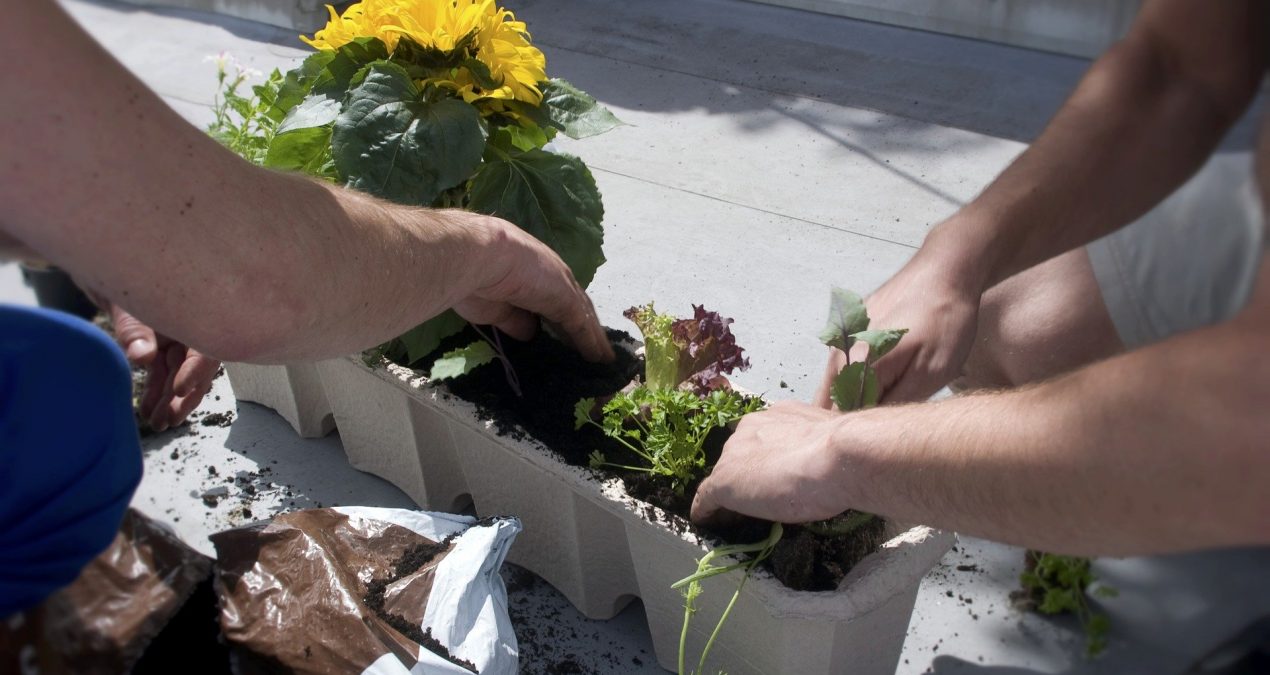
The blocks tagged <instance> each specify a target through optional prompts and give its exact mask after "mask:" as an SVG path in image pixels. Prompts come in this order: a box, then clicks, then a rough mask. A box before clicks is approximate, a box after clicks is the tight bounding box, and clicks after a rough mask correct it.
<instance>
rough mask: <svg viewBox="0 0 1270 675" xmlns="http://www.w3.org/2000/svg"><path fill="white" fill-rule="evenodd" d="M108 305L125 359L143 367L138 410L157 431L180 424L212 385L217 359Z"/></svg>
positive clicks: (218, 365) (216, 369)
mask: <svg viewBox="0 0 1270 675" xmlns="http://www.w3.org/2000/svg"><path fill="white" fill-rule="evenodd" d="M108 307H109V313H110V322H111V324H112V325H113V326H114V329H115V337H116V339H117V340H118V341H119V346H120V347H122V348H123V350H124V353H125V354H127V356H128V362H129V363H131V364H132V365H133V366H134V367H139V368H145V369H146V373H147V374H146V387H145V393H144V394H143V395H142V397H141V401H140V403H139V405H138V406H137V411H138V413H139V414H140V415H141V417H142V419H145V420H147V421H148V422H149V424H150V428H151V429H153V430H154V431H156V432H159V431H166V430H167V429H169V428H171V427H174V426H177V425H179V424H181V423H182V422H184V421H185V418H187V417H189V415H190V413H192V412H194V409H195V408H197V407H198V404H199V403H200V402H202V400H203V397H204V396H206V395H207V392H208V390H210V389H211V388H212V381H213V380H214V379H216V373H217V372H218V371H219V370H220V361H217V360H216V359H213V358H211V357H208V356H205V355H203V354H200V353H199V352H198V351H195V350H193V349H190V348H189V347H187V346H186V345H184V344H182V343H180V342H177V341H176V340H173V339H171V338H169V337H167V336H165V335H163V334H161V333H155V332H154V329H152V328H150V327H149V326H147V325H145V324H144V323H142V322H141V321H139V320H138V319H137V318H136V317H134V316H133V315H131V314H129V313H128V312H127V311H125V310H124V309H122V308H120V307H119V306H118V305H115V304H109V305H108Z"/></svg>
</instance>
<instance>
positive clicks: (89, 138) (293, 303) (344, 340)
mask: <svg viewBox="0 0 1270 675" xmlns="http://www.w3.org/2000/svg"><path fill="white" fill-rule="evenodd" d="M6 18H7V21H8V24H7V25H8V27H9V28H10V29H11V30H10V38H11V39H8V40H5V41H4V42H3V43H0V59H3V60H4V61H5V62H8V63H21V64H22V67H21V68H9V69H5V70H3V71H0V89H2V90H3V91H4V92H5V95H4V96H3V97H2V98H0V119H2V120H3V125H0V223H4V224H5V225H6V226H7V233H8V234H9V235H10V237H12V238H14V239H17V240H19V241H20V242H22V244H24V245H25V246H26V247H28V248H30V249H32V250H34V251H35V252H37V253H38V254H40V255H41V256H42V257H44V258H46V259H47V260H49V261H51V262H53V263H55V264H57V265H59V266H61V267H63V268H65V269H67V270H69V271H71V272H72V273H73V274H74V275H75V276H76V278H77V279H78V280H80V281H81V282H82V283H83V284H85V285H86V286H87V287H89V288H90V289H92V290H93V291H95V292H97V293H100V294H101V295H103V296H105V297H107V298H109V299H110V300H111V301H113V302H115V303H116V304H119V305H121V306H123V307H125V308H127V309H128V310H129V311H131V312H132V313H133V314H135V315H136V316H137V317H138V318H139V319H141V320H143V321H145V322H146V323H148V324H150V325H151V326H153V327H154V328H155V329H156V330H159V331H161V332H163V333H165V334H167V335H169V336H171V337H173V338H175V339H177V340H179V341H181V342H184V343H187V344H189V345H191V346H195V347H198V348H200V349H201V350H202V351H204V352H206V353H209V354H211V355H214V356H216V357H219V358H224V359H231V360H242V361H257V362H281V361H288V360H298V359H312V358H320V357H327V356H334V355H338V354H341V353H349V352H352V351H355V350H357V349H362V348H366V347H369V346H372V345H374V344H376V343H378V342H381V341H383V340H386V339H389V338H391V337H394V336H395V335H398V334H400V333H402V332H404V331H405V330H407V329H409V328H411V327H412V326H414V325H416V324H418V323H420V322H421V321H423V320H425V319H427V318H429V317H431V316H434V315H436V314H438V313H440V312H441V311H443V310H445V309H447V308H449V307H454V308H456V309H457V310H459V312H460V313H461V314H463V315H464V316H465V317H467V318H469V319H471V320H474V321H478V322H482V323H494V324H499V325H502V326H503V327H504V328H506V329H507V330H509V332H512V333H520V334H522V335H523V334H525V333H526V332H528V331H530V330H531V320H530V318H529V315H528V313H527V312H535V313H540V314H542V315H543V316H544V317H545V318H547V319H549V320H552V321H555V322H557V323H559V324H561V326H562V328H563V330H564V332H565V333H566V334H567V335H568V336H569V337H570V338H571V339H572V340H573V341H574V342H575V343H576V344H577V346H578V347H579V349H580V350H581V351H582V352H583V354H584V355H585V356H588V357H590V358H595V359H599V358H604V357H606V356H608V355H609V349H608V347H607V343H606V342H605V341H604V339H603V332H602V330H601V329H600V327H599V324H598V322H597V321H596V320H595V318H594V311H593V310H592V309H591V306H590V302H589V300H587V298H586V296H585V294H583V293H582V291H581V290H580V289H579V288H578V287H577V284H576V283H575V282H574V281H573V279H572V276H571V275H570V274H569V272H568V269H567V268H566V267H565V266H564V265H563V263H561V262H560V260H559V259H558V258H557V257H556V256H555V255H554V254H552V253H551V252H550V251H549V250H548V249H546V247H545V246H543V245H541V244H540V243H538V242H537V241H535V240H533V239H532V238H531V237H529V236H528V235H526V234H524V233H522V232H520V231H519V230H517V229H516V228H514V227H512V226H510V225H509V224H507V223H505V222H503V221H501V220H497V219H494V218H488V217H482V216H477V215H474V214H470V213H464V212H458V211H429V210H426V209H406V208H401V207H396V206H391V205H388V204H385V203H382V202H378V201H376V200H373V199H371V198H369V197H366V196H364V195H360V194H357V193H353V192H351V191H346V190H343V189H339V188H335V187H331V186H328V185H325V184H321V183H318V182H314V181H310V180H307V179H304V178H301V177H297V176H289V175H284V174H279V173H275V172H271V171H267V170H264V169H260V168H257V167H253V166H251V165H249V164H247V163H246V162H244V161H242V160H241V159H239V158H238V157H236V156H234V155H233V154H232V153H230V152H228V151H227V150H225V149H223V148H221V147H220V146H219V145H218V144H217V143H215V142H214V141H213V140H211V139H210V138H208V137H207V136H206V135H205V134H203V133H201V132H200V131H198V130H197V129H195V128H193V127H191V126H190V125H189V124H187V123H186V122H184V121H183V120H182V119H181V118H180V117H178V116H177V115H176V114H175V113H174V112H172V111H171V110H170V109H169V108H168V107H167V106H166V105H165V104H164V103H163V102H162V101H161V100H160V99H158V97H156V96H155V95H154V94H153V93H151V92H150V91H149V90H148V89H146V87H145V86H144V85H143V84H142V83H140V82H139V81H138V80H137V79H136V78H134V77H133V76H132V75H131V74H130V73H128V72H127V71H126V70H125V69H124V68H123V67H122V66H120V65H119V64H118V63H117V62H115V61H114V60H113V59H112V58H111V57H110V55H109V54H107V53H106V52H105V51H104V50H102V49H101V47H99V46H98V45H97V44H96V43H94V42H93V41H92V39H91V38H89V37H88V36H87V35H86V34H85V33H84V32H83V31H82V30H81V29H80V28H79V27H78V26H77V25H76V24H75V23H74V22H73V21H72V20H71V19H70V18H69V17H68V16H66V14H65V13H64V12H63V11H62V10H61V9H60V8H58V7H57V6H56V5H55V4H54V3H53V2H50V1H43V0H41V1H36V2H24V3H18V4H16V5H15V6H13V7H12V8H10V11H8V12H7V14H6ZM48 45H56V48H55V49H50V48H47V46H48ZM33 54H38V57H32V55H33Z"/></svg>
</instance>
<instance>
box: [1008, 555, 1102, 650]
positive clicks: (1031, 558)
mask: <svg viewBox="0 0 1270 675" xmlns="http://www.w3.org/2000/svg"><path fill="white" fill-rule="evenodd" d="M1026 561H1027V564H1026V565H1025V568H1024V570H1023V574H1022V575H1020V576H1019V582H1020V583H1022V584H1023V592H1024V598H1025V599H1026V604H1027V605H1028V606H1029V608H1031V609H1035V610H1036V611H1038V612H1040V613H1042V614H1073V615H1075V616H1076V619H1077V620H1078V621H1080V624H1081V626H1082V627H1083V629H1084V631H1085V653H1086V655H1087V656H1090V657H1093V656H1097V655H1098V654H1101V653H1102V652H1103V651H1104V650H1105V649H1106V648H1107V633H1108V631H1109V630H1110V628H1111V621H1110V619H1108V618H1107V616H1106V615H1105V614H1101V613H1098V612H1095V611H1094V610H1093V609H1092V608H1091V607H1090V606H1089V595H1090V588H1091V587H1093V589H1094V590H1093V591H1092V593H1093V594H1094V595H1097V596H1099V597H1114V596H1115V595H1116V590H1115V589H1114V588H1111V587H1110V586H1106V585H1098V586H1094V585H1095V584H1096V583H1097V582H1098V578H1097V577H1096V576H1094V572H1093V567H1092V561H1091V560H1090V559H1089V558H1081V557H1075V556H1066V555H1057V554H1054V553H1042V552H1040V551H1028V552H1027V555H1026Z"/></svg>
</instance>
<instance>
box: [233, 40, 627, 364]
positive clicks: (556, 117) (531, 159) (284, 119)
mask: <svg viewBox="0 0 1270 675" xmlns="http://www.w3.org/2000/svg"><path fill="white" fill-rule="evenodd" d="M476 37H477V36H476V35H475V34H470V35H467V36H464V37H462V38H460V39H459V40H457V41H456V44H455V46H454V48H453V49H449V50H440V49H437V48H436V47H432V46H426V47H425V46H421V45H420V44H418V43H416V42H414V41H412V40H411V39H410V38H409V37H406V36H403V37H402V38H401V39H400V40H398V42H397V45H396V47H395V48H394V50H393V52H392V53H391V54H390V53H389V52H388V50H387V48H386V46H385V44H384V43H383V42H382V41H380V40H379V39H377V38H374V37H360V38H356V39H354V40H353V41H351V42H349V43H348V44H345V45H343V46H341V47H339V48H338V49H335V50H322V51H318V52H315V53H313V54H311V55H310V56H309V57H307V58H306V59H304V61H303V62H302V63H300V64H299V65H298V66H296V67H295V68H294V69H292V70H291V71H289V72H287V73H286V74H285V75H284V74H282V73H279V72H278V71H274V73H273V74H271V75H270V76H269V78H268V79H267V81H266V82H264V83H263V84H261V85H258V86H256V87H253V89H252V92H253V93H252V94H251V95H250V96H248V95H244V94H241V93H240V89H241V88H242V87H243V86H245V82H246V80H247V77H248V75H247V74H246V71H245V70H243V69H241V68H240V69H238V72H237V73H235V74H230V73H228V72H227V70H226V68H225V64H226V63H229V62H230V61H229V60H228V59H226V58H224V57H222V58H221V60H220V61H221V67H220V69H219V74H218V77H219V78H220V84H221V89H222V93H221V95H220V96H218V98H217V102H216V105H215V106H214V107H213V112H214V113H215V115H216V118H215V121H214V122H213V123H212V125H211V126H210V127H209V129H208V131H209V133H210V134H211V135H212V136H214V137H215V138H217V139H218V140H220V141H221V142H222V143H223V144H225V145H226V146H227V147H229V148H230V149H231V150H233V151H234V152H236V153H238V154H239V155H241V156H243V157H244V158H246V159H248V160H250V161H252V162H254V163H256V164H260V165H263V166H266V167H269V168H274V169H281V170H285V171H296V172H300V173H303V174H306V175H309V176H313V177H316V178H321V179H324V180H329V181H332V182H336V183H340V184H346V185H348V186H349V187H353V188H356V189H359V190H363V191H365V192H368V193H370V194H374V195H377V196H379V197H382V198H385V199H388V200H391V201H394V202H397V203H401V204H405V205H411V206H431V207H436V208H463V209H470V210H474V211H478V212H481V213H486V214H493V215H497V216H499V217H502V218H505V219H507V220H509V221H511V222H513V223H515V224H517V225H519V226H520V227H522V228H524V229H525V230H526V231H527V232H529V233H530V234H532V235H534V236H535V237H538V238H539V239H541V240H542V241H544V242H545V243H546V244H547V245H548V246H550V247H551V248H552V249H553V250H555V251H556V252H557V253H558V254H559V255H560V256H561V257H562V258H563V259H564V260H565V262H566V263H567V264H568V265H569V267H570V269H571V270H573V272H574V274H575V276H576V277H577V278H578V281H579V282H580V283H581V284H582V285H583V286H586V285H587V284H589V283H590V281H591V279H592V278H593V277H594V276H595V271H596V269H597V268H598V267H599V266H600V265H601V264H603V263H604V254H603V251H602V246H603V242H604V230H603V226H602V221H603V217H604V206H603V202H602V201H601V197H600V192H599V190H598V189H597V187H596V185H595V179H594V178H593V177H592V175H591V173H590V171H588V170H587V168H586V165H585V164H583V162H582V161H581V160H579V159H577V158H576V157H570V156H565V155H556V154H553V153H551V152H548V151H547V150H544V149H543V148H544V146H546V145H547V143H548V142H549V141H550V140H551V138H552V137H553V136H555V134H556V133H557V132H560V131H564V132H565V133H567V134H569V135H570V136H572V137H574V138H582V137H585V136H593V135H596V134H598V133H602V132H604V131H607V130H608V129H612V128H613V127H615V126H617V125H620V124H621V122H620V121H619V120H617V118H616V117H614V116H613V114H612V113H611V112H609V111H608V110H607V109H605V108H604V107H603V106H601V105H599V104H598V103H597V102H596V101H595V99H593V98H591V97H590V96H588V95H587V94H585V93H584V92H582V91H580V90H578V89H577V88H576V87H574V86H572V85H570V84H569V83H567V82H565V81H563V80H550V81H546V82H542V83H540V84H539V89H541V90H542V91H543V92H544V94H545V96H544V99H543V100H542V102H541V103H539V104H533V103H528V102H525V101H513V100H506V101H503V102H502V103H501V105H503V108H501V109H491V108H488V107H482V106H484V105H485V104H482V103H480V102H479V101H478V102H475V103H472V102H467V101H464V100H463V99H462V98H461V97H460V95H459V94H458V92H455V91H453V90H452V89H448V88H445V87H443V86H440V85H437V84H434V83H435V82H438V81H446V80H452V79H453V78H454V73H455V72H456V70H459V69H461V70H463V71H465V72H467V73H470V74H471V76H472V78H473V81H474V82H475V83H476V84H477V85H478V86H480V87H482V88H485V89H494V88H497V87H499V86H501V85H502V82H500V81H498V78H496V77H495V76H494V75H493V74H492V73H491V72H490V69H489V68H488V67H487V66H486V65H485V64H484V63H483V62H481V61H480V60H478V59H476V58H475V54H476V52H475V44H476ZM464 325H465V324H464V323H463V322H462V320H461V319H458V317H457V316H456V315H454V314H453V313H449V314H448V315H443V316H441V317H437V318H435V319H433V320H431V321H429V322H426V323H424V324H421V325H420V326H418V327H416V328H415V329H412V330H411V331H409V332H407V333H405V334H403V335H402V336H400V337H399V338H397V339H395V340H392V341H390V342H388V343H385V344H384V345H382V346H381V349H380V352H381V353H382V354H384V355H385V356H387V357H388V358H390V359H393V360H395V361H399V362H403V363H406V364H413V363H417V362H419V361H420V360H422V359H424V358H426V357H427V356H429V355H430V354H431V353H432V352H433V351H435V350H436V348H437V347H438V345H439V344H440V342H441V340H442V339H444V338H445V337H448V336H450V335H453V334H454V333H456V332H458V331H459V330H461V329H462V327H463V326H464Z"/></svg>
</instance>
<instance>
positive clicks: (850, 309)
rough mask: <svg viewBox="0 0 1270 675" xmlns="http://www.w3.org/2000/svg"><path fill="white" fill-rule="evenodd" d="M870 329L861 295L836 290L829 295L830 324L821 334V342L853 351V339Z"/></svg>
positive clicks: (867, 314)
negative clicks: (857, 334)
mask: <svg viewBox="0 0 1270 675" xmlns="http://www.w3.org/2000/svg"><path fill="white" fill-rule="evenodd" d="M868 327H869V313H868V311H867V310H866V309H865V307H864V300H862V299H860V296H859V295H856V294H855V293H853V292H851V291H848V290H846V289H842V288H834V289H833V290H832V291H830V295H829V323H828V324H826V325H825V329H824V330H822V331H821V332H820V341H821V342H823V343H825V344H827V345H829V346H830V347H837V348H838V349H841V350H842V351H844V352H845V351H847V350H849V349H851V345H852V344H854V343H855V338H854V337H852V336H853V335H855V334H856V333H859V332H861V331H863V330H865V329H867V328H868Z"/></svg>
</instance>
